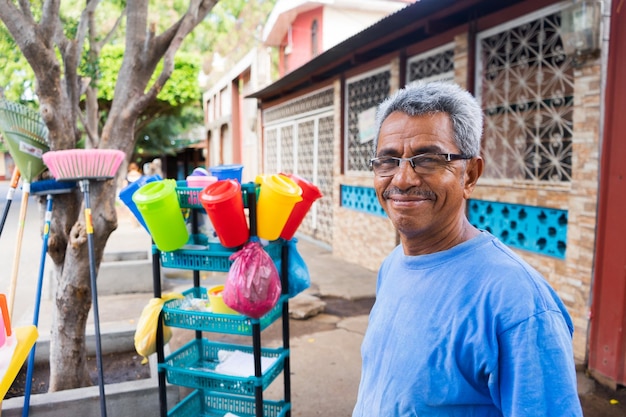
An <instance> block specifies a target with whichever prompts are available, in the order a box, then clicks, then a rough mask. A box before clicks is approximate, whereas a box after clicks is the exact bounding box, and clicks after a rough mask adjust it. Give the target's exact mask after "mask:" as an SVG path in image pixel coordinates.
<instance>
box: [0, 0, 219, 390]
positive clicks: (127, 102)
mask: <svg viewBox="0 0 626 417" xmlns="http://www.w3.org/2000/svg"><path fill="white" fill-rule="evenodd" d="M216 2H217V0H189V8H188V10H187V11H186V12H185V13H184V15H183V16H182V17H181V18H180V19H179V20H177V21H176V22H175V23H174V24H173V25H172V26H171V27H169V28H168V29H166V30H165V31H164V32H163V33H162V34H160V35H157V34H156V33H155V30H154V25H153V24H148V4H149V1H148V0H134V1H132V2H128V4H127V11H126V13H127V19H126V43H125V46H126V50H125V56H124V60H123V63H122V67H121V68H120V71H119V77H118V80H117V83H116V87H115V97H114V100H113V103H112V106H111V110H110V112H109V113H108V115H107V121H106V124H105V126H104V127H103V129H102V134H101V135H98V132H97V129H96V128H95V127H96V126H97V123H96V120H97V119H95V118H94V115H95V113H93V111H95V109H94V107H95V106H96V105H97V100H93V99H94V98H95V90H94V91H91V92H89V93H90V95H89V100H87V103H86V104H87V105H88V107H89V109H88V111H87V117H86V118H85V117H84V118H82V119H83V122H84V123H85V124H86V125H87V126H88V130H89V139H90V140H88V141H87V143H88V145H87V146H86V147H87V148H100V149H119V150H121V151H123V152H125V153H126V155H128V156H130V155H131V154H132V151H133V148H134V145H135V138H134V135H133V132H134V128H135V124H136V121H137V118H138V117H139V115H141V113H142V112H143V111H144V110H145V109H146V107H147V106H148V105H149V104H150V103H151V102H153V101H154V100H155V99H156V97H157V94H158V93H159V91H161V89H162V88H163V85H164V84H165V82H166V81H167V80H168V79H169V77H170V75H171V73H172V71H173V69H174V54H175V53H176V51H177V50H178V48H179V47H180V45H181V42H182V41H183V39H184V38H185V36H187V35H188V34H189V32H191V30H193V28H194V27H196V25H198V23H200V22H201V21H202V20H203V19H204V17H205V16H206V15H207V14H208V13H209V11H210V10H211V9H212V8H213V6H214V5H215V3H216ZM99 3H100V1H99V0H87V2H86V5H85V9H84V10H83V13H82V14H81V18H80V19H79V21H78V22H77V25H76V27H72V30H65V28H64V27H63V26H62V24H63V23H62V21H63V20H62V18H61V16H60V13H59V8H60V1H58V0H44V1H43V2H41V4H38V5H37V6H36V7H38V9H37V13H35V14H33V13H32V11H31V3H30V2H28V1H19V2H15V1H11V0H0V19H1V20H2V22H3V23H4V24H5V26H6V28H7V29H8V30H9V32H10V33H11V35H12V36H13V38H14V40H15V42H16V44H17V45H18V46H19V47H20V50H21V51H22V53H23V54H24V57H25V58H26V59H27V61H28V63H29V65H30V66H31V68H32V69H33V72H34V73H35V77H36V79H37V83H36V91H35V93H36V95H37V97H38V100H39V109H40V113H41V115H42V118H43V120H44V121H45V123H46V126H47V127H48V131H49V137H48V139H49V143H50V149H51V150H52V151H56V150H62V149H72V148H75V147H76V144H77V142H78V141H79V139H80V138H81V132H80V131H79V129H78V127H77V120H78V119H79V118H80V115H79V112H80V100H81V91H82V88H81V87H82V86H83V84H82V83H81V80H80V77H79V73H80V71H79V65H80V63H81V57H82V54H83V52H85V51H84V49H83V46H84V44H85V39H86V36H87V29H89V30H90V32H89V33H90V34H91V35H92V36H90V39H91V41H92V42H93V40H94V39H95V37H94V36H93V35H94V34H95V32H91V30H93V29H95V28H94V27H92V25H93V24H94V22H95V19H93V13H94V12H95V9H96V7H97V6H98V4H99ZM33 15H37V16H38V17H40V20H39V21H37V20H36V19H35V18H34V17H33ZM116 26H117V24H116ZM74 29H75V31H74ZM69 33H71V34H72V35H73V36H74V35H75V37H72V38H67V37H66V34H69ZM98 50H99V49H98V47H97V45H95V46H94V49H93V50H92V51H91V52H94V53H96V54H97V52H98ZM59 55H61V58H62V59H61V60H59ZM92 58H93V56H92ZM161 60H163V69H162V70H161V73H160V74H158V75H157V78H156V81H153V82H150V79H151V76H152V75H153V74H154V72H155V69H156V67H157V64H158V63H159V62H160V61H161ZM92 92H93V93H94V95H93V96H92V95H91V93H92ZM98 139H100V141H99V142H98V143H96V142H97V141H98ZM115 184H116V181H115V180H107V181H104V182H97V181H92V182H91V183H90V202H91V207H92V210H91V211H92V214H91V215H92V222H93V228H94V231H93V236H92V237H93V240H94V249H95V264H96V270H97V269H98V268H99V266H100V261H101V260H102V254H103V252H104V247H105V244H106V242H107V240H108V238H109V236H110V235H111V233H112V232H113V231H114V230H115V229H116V228H117V214H116V211H115V199H116V186H115ZM55 199H57V200H58V201H59V203H58V204H56V203H55V208H56V207H59V208H58V209H56V210H55V212H54V213H53V217H52V223H51V227H50V238H49V248H48V253H49V254H50V257H51V258H52V260H53V263H54V272H55V275H56V277H55V278H56V280H57V289H56V294H55V303H56V309H55V313H54V315H53V322H52V330H51V338H50V339H51V345H50V390H51V391H58V390H62V389H68V388H77V387H81V386H85V385H89V384H90V383H91V382H90V381H89V375H88V370H87V366H86V363H87V359H86V349H85V330H86V323H87V317H88V314H89V310H90V307H91V302H92V299H91V281H90V264H89V245H88V237H87V236H88V235H87V231H86V229H85V213H84V202H83V201H82V195H81V194H80V193H79V192H78V191H77V192H74V193H70V194H67V195H61V196H59V197H58V198H57V197H55Z"/></svg>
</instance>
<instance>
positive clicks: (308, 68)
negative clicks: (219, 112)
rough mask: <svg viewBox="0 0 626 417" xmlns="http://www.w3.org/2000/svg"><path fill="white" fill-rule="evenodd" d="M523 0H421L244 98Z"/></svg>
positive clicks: (274, 94)
mask: <svg viewBox="0 0 626 417" xmlns="http://www.w3.org/2000/svg"><path fill="white" fill-rule="evenodd" d="M522 1H523V0H507V1H503V0H463V1H459V0H422V1H418V2H416V3H414V4H412V5H410V6H407V7H405V8H403V9H401V10H399V11H398V12H396V13H394V14H391V15H389V16H387V17H385V18H383V19H381V20H380V21H378V22H377V23H375V24H373V25H372V26H370V27H368V28H367V29H365V30H363V31H361V32H359V33H357V34H355V35H354V36H352V37H350V38H348V39H346V40H345V41H343V42H341V43H339V44H338V45H336V46H334V47H333V48H331V49H329V50H327V51H325V52H323V53H322V54H320V55H318V56H317V57H316V58H314V59H312V60H311V61H309V62H307V63H306V64H304V65H302V66H301V67H299V68H296V69H295V70H294V71H292V72H290V73H288V74H286V75H285V76H284V77H282V78H280V79H279V80H277V81H276V82H274V83H273V84H270V85H269V86H267V87H265V88H263V89H262V90H260V91H257V92H254V93H253V94H250V95H249V96H248V97H250V98H257V99H260V100H262V101H265V102H268V101H273V100H277V99H280V98H282V97H285V96H288V95H290V94H292V93H294V92H296V91H299V90H302V89H305V88H308V87H311V86H314V85H317V84H319V83H322V82H324V81H327V80H329V79H332V78H335V77H336V76H338V75H339V74H341V73H343V72H345V71H347V70H350V69H352V68H354V67H355V66H358V65H360V64H364V63H367V62H371V61H372V60H374V59H377V58H379V57H382V56H384V55H386V54H389V53H392V52H395V51H398V50H400V49H402V48H404V47H407V46H410V45H413V44H415V43H417V42H419V41H420V40H426V39H428V38H431V37H434V36H437V35H438V34H441V33H444V32H447V31H449V30H452V29H454V28H456V27H458V26H460V25H463V24H467V23H469V22H471V21H472V20H476V19H478V18H480V17H482V16H486V15H489V14H492V13H495V12H498V11H499V10H502V9H505V8H507V7H510V6H512V5H515V4H517V3H520V2H522Z"/></svg>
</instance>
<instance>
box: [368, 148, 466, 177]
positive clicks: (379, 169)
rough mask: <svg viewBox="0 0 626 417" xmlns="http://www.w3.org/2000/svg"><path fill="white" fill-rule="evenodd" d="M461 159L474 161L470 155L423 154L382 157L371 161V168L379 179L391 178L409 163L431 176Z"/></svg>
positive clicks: (415, 169) (418, 171) (418, 170)
mask: <svg viewBox="0 0 626 417" xmlns="http://www.w3.org/2000/svg"><path fill="white" fill-rule="evenodd" d="M460 159H472V157H471V156H469V155H459V154H455V153H422V154H419V155H415V156H412V157H410V158H397V157H395V156H381V157H379V158H372V159H370V167H371V168H372V170H373V171H374V174H375V175H377V176H379V177H391V176H393V175H395V174H396V173H397V172H398V169H399V168H400V163H401V162H402V161H407V162H408V163H409V164H411V167H412V168H413V170H414V171H415V172H417V173H421V174H430V173H433V172H434V171H436V170H438V169H440V168H442V167H444V166H446V165H447V164H448V162H450V161H458V160H460Z"/></svg>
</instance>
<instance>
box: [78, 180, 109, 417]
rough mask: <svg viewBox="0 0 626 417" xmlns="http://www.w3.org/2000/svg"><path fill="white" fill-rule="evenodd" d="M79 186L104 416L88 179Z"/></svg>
mask: <svg viewBox="0 0 626 417" xmlns="http://www.w3.org/2000/svg"><path fill="white" fill-rule="evenodd" d="M80 188H81V190H82V192H83V196H84V198H83V199H84V200H85V229H86V230H87V245H88V248H89V276H90V278H91V298H92V304H93V321H94V324H95V327H96V334H95V337H96V362H97V365H98V386H99V388H100V415H101V416H102V417H106V415H107V408H106V397H105V395H104V371H103V369H104V368H103V365H102V347H101V346H102V345H101V340H100V314H99V312H98V289H97V287H96V256H95V249H94V242H93V221H92V217H91V202H90V201H89V180H88V179H81V180H80Z"/></svg>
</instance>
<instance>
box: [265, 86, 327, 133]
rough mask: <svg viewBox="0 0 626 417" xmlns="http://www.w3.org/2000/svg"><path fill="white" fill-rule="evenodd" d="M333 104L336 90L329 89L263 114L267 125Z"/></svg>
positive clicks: (273, 108)
mask: <svg viewBox="0 0 626 417" xmlns="http://www.w3.org/2000/svg"><path fill="white" fill-rule="evenodd" d="M333 104H334V90H333V89H332V88H327V89H326V90H322V91H319V92H315V93H313V94H311V95H308V96H304V97H302V98H299V99H297V100H293V101H290V102H288V103H285V104H282V105H280V106H276V107H272V108H270V109H267V110H265V111H264V112H263V120H264V121H265V124H270V123H273V122H276V121H278V120H283V119H288V118H293V117H295V116H302V115H304V114H306V113H309V112H312V111H316V110H319V109H323V108H326V107H332V106H333Z"/></svg>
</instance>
